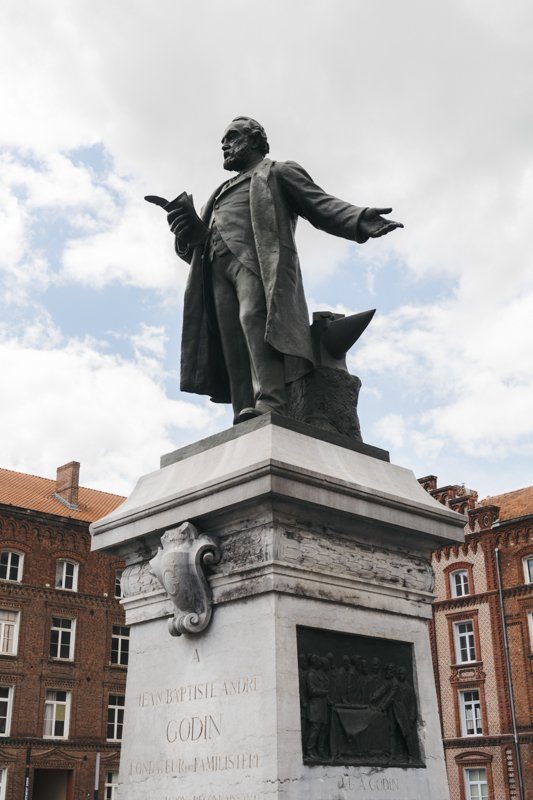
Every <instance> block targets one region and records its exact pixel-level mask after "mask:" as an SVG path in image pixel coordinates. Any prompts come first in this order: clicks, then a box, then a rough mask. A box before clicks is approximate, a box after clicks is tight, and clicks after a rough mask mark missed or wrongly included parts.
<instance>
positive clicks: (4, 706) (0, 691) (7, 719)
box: [0, 686, 13, 797]
mask: <svg viewBox="0 0 533 800" xmlns="http://www.w3.org/2000/svg"><path fill="white" fill-rule="evenodd" d="M12 698H13V687H12V686H0V736H9V730H10V728H11V702H12ZM0 797H1V795H0Z"/></svg>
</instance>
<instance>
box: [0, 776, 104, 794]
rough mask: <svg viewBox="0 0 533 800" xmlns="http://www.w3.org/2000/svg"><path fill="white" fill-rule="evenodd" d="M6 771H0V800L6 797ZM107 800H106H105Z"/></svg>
mask: <svg viewBox="0 0 533 800" xmlns="http://www.w3.org/2000/svg"><path fill="white" fill-rule="evenodd" d="M6 782H7V769H5V768H4V769H0V800H4V798H5V796H6ZM106 800H107V798H106Z"/></svg>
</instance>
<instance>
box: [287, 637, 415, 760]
mask: <svg viewBox="0 0 533 800" xmlns="http://www.w3.org/2000/svg"><path fill="white" fill-rule="evenodd" d="M297 643H298V673H299V683H300V715H301V728H302V753H303V760H304V763H305V764H309V765H312V764H336V765H343V766H344V765H350V764H351V765H357V766H374V765H376V766H391V767H392V766H395V767H424V766H425V765H424V764H423V763H422V760H421V756H420V745H419V741H418V732H417V722H418V710H417V702H416V694H415V689H414V681H413V649H412V645H411V644H409V643H408V642H399V641H393V640H390V639H377V638H371V637H369V636H357V635H354V634H347V633H338V632H337V631H325V630H321V629H319V628H304V627H298V628H297Z"/></svg>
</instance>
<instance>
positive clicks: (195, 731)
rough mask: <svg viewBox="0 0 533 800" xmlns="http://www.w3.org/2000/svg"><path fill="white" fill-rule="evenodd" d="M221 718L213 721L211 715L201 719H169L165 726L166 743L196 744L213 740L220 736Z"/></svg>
mask: <svg viewBox="0 0 533 800" xmlns="http://www.w3.org/2000/svg"><path fill="white" fill-rule="evenodd" d="M221 728H222V718H221V716H220V714H219V715H218V719H216V720H215V719H214V718H213V716H212V715H211V714H206V715H205V716H203V717H183V718H182V719H180V720H176V719H171V720H170V722H168V724H167V728H166V737H167V742H170V744H173V743H174V742H177V741H180V742H198V741H200V740H201V739H203V740H206V741H207V740H208V739H215V738H216V737H217V736H220V734H221Z"/></svg>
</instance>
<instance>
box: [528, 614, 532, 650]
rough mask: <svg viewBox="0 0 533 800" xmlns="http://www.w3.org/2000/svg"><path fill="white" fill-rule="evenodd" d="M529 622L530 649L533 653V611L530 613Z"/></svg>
mask: <svg viewBox="0 0 533 800" xmlns="http://www.w3.org/2000/svg"><path fill="white" fill-rule="evenodd" d="M527 621H528V623H529V649H530V650H531V652H532V653H533V611H529V613H528V615H527Z"/></svg>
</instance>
